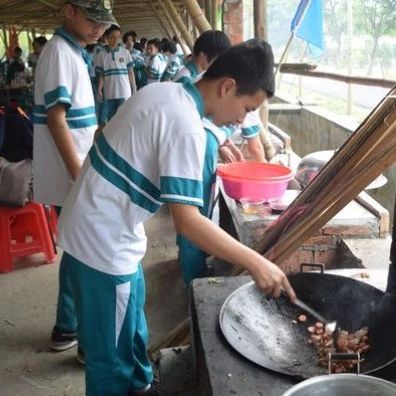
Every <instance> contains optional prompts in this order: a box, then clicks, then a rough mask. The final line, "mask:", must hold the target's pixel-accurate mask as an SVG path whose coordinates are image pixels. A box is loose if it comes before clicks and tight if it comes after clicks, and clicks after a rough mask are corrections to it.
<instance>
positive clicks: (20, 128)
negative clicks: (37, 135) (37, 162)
mask: <svg viewBox="0 0 396 396" xmlns="http://www.w3.org/2000/svg"><path fill="white" fill-rule="evenodd" d="M3 103H4V102H3ZM0 156H1V157H4V158H5V159H7V160H8V161H11V162H18V161H21V160H23V159H26V158H33V123H32V122H31V120H30V119H29V118H28V117H27V115H26V114H25V113H24V112H23V110H21V109H20V108H19V107H17V108H16V109H13V108H12V107H11V106H10V105H8V104H7V103H4V105H0Z"/></svg>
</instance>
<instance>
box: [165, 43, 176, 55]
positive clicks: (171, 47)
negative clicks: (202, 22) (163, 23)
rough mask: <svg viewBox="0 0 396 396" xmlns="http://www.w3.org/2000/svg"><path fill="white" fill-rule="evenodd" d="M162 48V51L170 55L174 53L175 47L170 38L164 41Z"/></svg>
mask: <svg viewBox="0 0 396 396" xmlns="http://www.w3.org/2000/svg"><path fill="white" fill-rule="evenodd" d="M162 50H163V51H164V52H169V53H171V54H172V55H174V54H176V52H177V48H176V44H175V42H174V41H172V40H168V41H167V42H166V43H164V44H163V47H162Z"/></svg>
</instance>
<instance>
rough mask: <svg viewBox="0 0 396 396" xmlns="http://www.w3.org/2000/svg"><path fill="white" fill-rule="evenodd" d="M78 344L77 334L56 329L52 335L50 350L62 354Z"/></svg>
mask: <svg viewBox="0 0 396 396" xmlns="http://www.w3.org/2000/svg"><path fill="white" fill-rule="evenodd" d="M77 344H78V342H77V333H65V332H63V331H62V330H60V329H58V328H57V327H54V328H53V330H52V334H51V344H50V348H51V349H52V350H53V351H56V352H61V351H66V350H67V349H70V348H73V347H74V346H76V345H77Z"/></svg>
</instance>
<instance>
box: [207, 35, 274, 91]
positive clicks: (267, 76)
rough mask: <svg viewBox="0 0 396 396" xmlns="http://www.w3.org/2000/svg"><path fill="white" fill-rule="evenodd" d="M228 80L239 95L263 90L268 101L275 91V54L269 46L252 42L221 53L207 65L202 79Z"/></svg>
mask: <svg viewBox="0 0 396 396" xmlns="http://www.w3.org/2000/svg"><path fill="white" fill-rule="evenodd" d="M221 77H230V78H233V79H234V80H235V81H236V84H237V93H238V94H239V95H252V94H255V93H256V92H257V91H258V90H260V89H262V90H264V91H265V92H266V94H267V97H268V98H271V97H272V96H273V95H274V92H275V77H274V55H273V53H272V48H271V45H270V44H268V43H267V42H265V41H263V40H258V39H252V40H248V41H246V42H244V43H242V44H238V45H235V46H233V47H231V48H229V49H228V50H226V51H224V52H223V53H222V54H221V55H219V57H218V58H217V59H216V60H215V61H214V62H213V63H212V64H211V65H210V66H209V68H208V70H207V71H206V72H205V74H204V76H203V79H206V80H214V79H216V78H221Z"/></svg>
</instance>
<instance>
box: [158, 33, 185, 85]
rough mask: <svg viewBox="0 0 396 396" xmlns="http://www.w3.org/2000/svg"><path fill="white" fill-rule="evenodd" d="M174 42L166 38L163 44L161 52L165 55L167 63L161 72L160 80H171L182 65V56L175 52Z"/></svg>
mask: <svg viewBox="0 0 396 396" xmlns="http://www.w3.org/2000/svg"><path fill="white" fill-rule="evenodd" d="M176 51H177V49H176V44H175V43H174V42H173V41H170V40H168V41H167V42H165V44H164V48H163V52H164V54H165V55H166V56H167V64H166V67H165V70H164V73H163V74H162V77H161V81H170V80H172V79H173V78H174V77H175V75H176V73H177V72H178V71H179V70H180V69H181V68H182V67H183V57H182V56H180V55H178V54H176Z"/></svg>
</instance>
